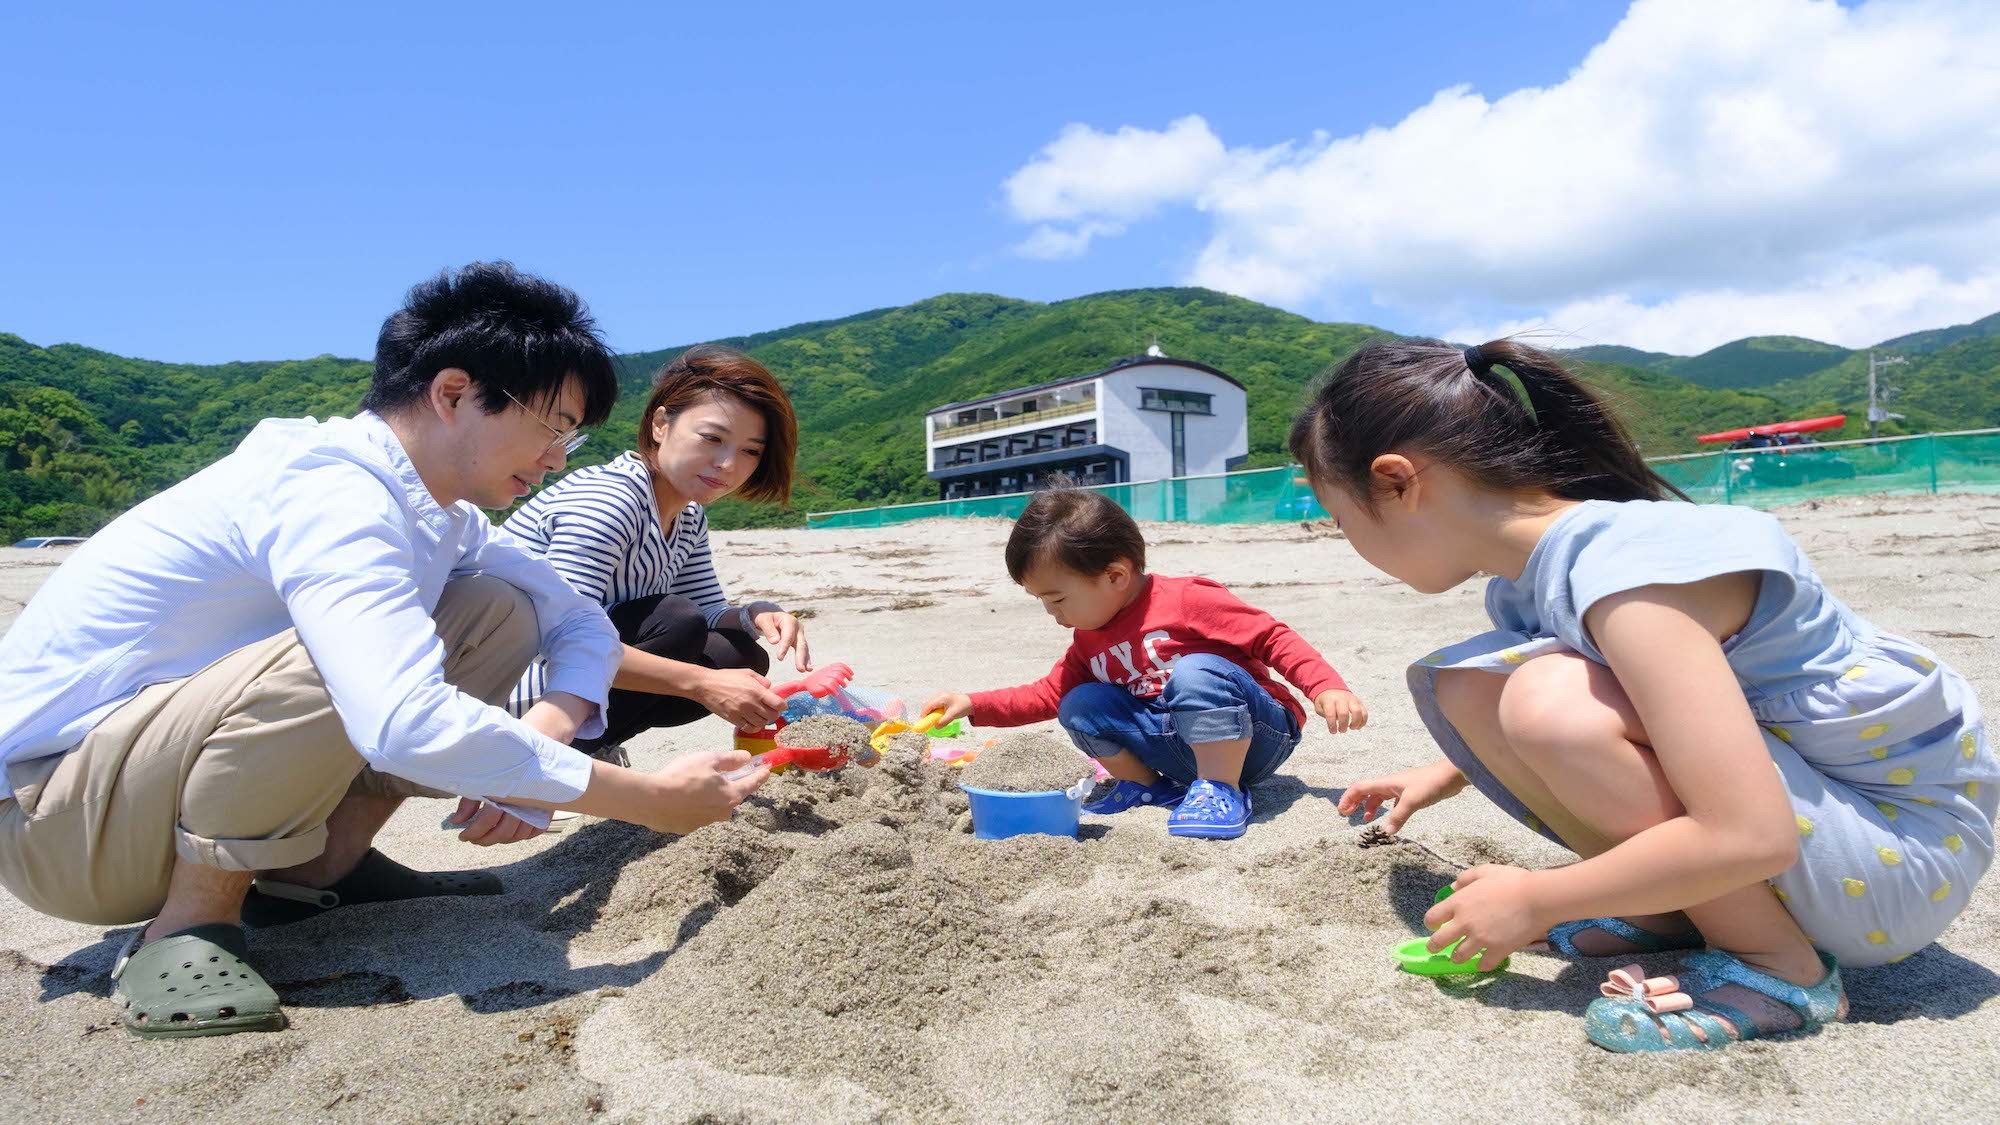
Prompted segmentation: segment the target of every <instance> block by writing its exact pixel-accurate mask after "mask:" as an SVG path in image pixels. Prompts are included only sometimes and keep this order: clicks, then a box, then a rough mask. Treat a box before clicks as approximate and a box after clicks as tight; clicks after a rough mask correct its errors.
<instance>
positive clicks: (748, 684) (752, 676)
mask: <svg viewBox="0 0 2000 1125" xmlns="http://www.w3.org/2000/svg"><path fill="white" fill-rule="evenodd" d="M695 700H696V701H697V702H699V703H700V704H701V705H702V706H703V707H706V708H708V710H709V713H710V714H714V715H720V716H722V717H723V718H725V719H727V720H729V722H730V725H732V726H734V727H735V728H736V729H737V730H763V729H764V728H765V727H768V726H770V725H771V723H772V721H773V720H775V719H777V717H778V716H779V714H781V713H782V712H783V711H784V709H785V701H784V699H783V698H782V697H781V696H779V695H778V693H777V692H775V691H772V690H771V681H770V680H767V679H765V678H764V677H762V676H760V675H758V674H757V673H755V672H752V671H751V670H750V669H748V668H721V669H715V670H711V671H710V672H709V673H708V675H707V676H706V677H704V678H703V679H702V682H701V687H700V691H699V693H698V694H697V695H696V696H695Z"/></svg>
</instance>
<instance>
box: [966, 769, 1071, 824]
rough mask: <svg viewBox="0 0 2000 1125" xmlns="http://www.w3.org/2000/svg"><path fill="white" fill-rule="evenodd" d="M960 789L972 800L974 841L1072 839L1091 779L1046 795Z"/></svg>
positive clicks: (1053, 790)
mask: <svg viewBox="0 0 2000 1125" xmlns="http://www.w3.org/2000/svg"><path fill="white" fill-rule="evenodd" d="M959 788H960V789H963V790H965V795H966V796H967V797H970V798H971V799H972V835H973V836H974V838H976V839H980V840H1004V839H1006V838H1007V837H1009V836H1026V835H1030V834H1032V833H1041V834H1042V835H1045V836H1068V837H1071V838H1075V836H1076V827H1077V824H1078V822H1079V820H1080V818H1081V817H1082V815H1083V799H1084V798H1085V797H1086V796H1089V794H1090V789H1091V779H1090V778H1087V777H1086V778H1084V779H1083V780H1081V781H1079V782H1077V783H1076V784H1075V785H1072V786H1070V787H1069V789H1067V790H1056V789H1052V790H1050V791H1048V792H1046V793H1002V792H1000V791H999V790H997V789H975V788H973V787H972V786H970V785H960V786H959Z"/></svg>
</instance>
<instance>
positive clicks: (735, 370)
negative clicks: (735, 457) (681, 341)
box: [639, 344, 799, 504]
mask: <svg viewBox="0 0 2000 1125" xmlns="http://www.w3.org/2000/svg"><path fill="white" fill-rule="evenodd" d="M717 397H728V398H734V399H739V400H741V401H742V402H744V403H747V404H748V405H749V406H750V408H751V409H753V410H755V411H757V412H758V413H759V414H762V415H763V416H764V455H763V456H762V457H759V458H758V459H757V468H756V469H754V470H752V472H751V473H750V479H749V480H747V481H745V482H744V483H743V487H742V488H740V489H738V490H737V492H738V495H740V496H742V497H743V498H744V499H746V500H775V501H777V502H778V503H780V504H789V503H791V499H792V458H793V456H794V455H795V454H796V453H797V452H798V448H799V420H798V416H797V415H795V414H793V413H792V400H791V399H790V398H789V397H788V396H786V394H785V388H783V387H781V386H779V385H778V380H777V379H775V378H773V377H772V375H771V373H770V372H769V371H768V370H766V369H765V367H764V365H763V364H761V363H758V362H757V361H756V360H754V359H751V358H750V357H749V356H747V355H744V354H743V353H742V352H739V351H737V350H736V349H735V348H728V347H724V346H722V345H721V344H699V345H696V346H695V347H692V348H689V349H688V350H686V351H684V352H682V353H681V354H680V355H678V356H676V357H674V360H673V362H671V363H669V364H667V365H666V366H665V367H662V368H660V373H659V374H658V375H655V376H654V377H653V397H651V398H649V399H647V400H646V411H645V413H643V414H641V415H640V416H639V455H640V456H641V457H644V458H645V460H646V464H647V466H648V467H651V466H652V465H653V464H654V463H655V458H656V456H657V455H658V453H659V451H660V443H659V442H656V441H654V440H653V417H654V416H655V415H657V414H658V413H659V412H660V411H662V410H664V411H666V412H667V418H668V419H669V424H670V425H671V424H672V423H671V420H672V419H673V418H674V417H676V416H678V415H679V414H680V413H681V411H683V410H686V409H687V408H688V407H690V406H693V405H694V404H695V403H697V402H701V401H702V400H704V399H711V398H717Z"/></svg>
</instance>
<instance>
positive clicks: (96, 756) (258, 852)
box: [0, 575, 540, 925]
mask: <svg viewBox="0 0 2000 1125" xmlns="http://www.w3.org/2000/svg"><path fill="white" fill-rule="evenodd" d="M434 620H435V622H436V624H437V632H438V638H439V640H441V641H442V642H443V644H444V648H445V662H444V677H445V679H446V680H447V681H449V682H451V683H452V684H454V685H456V686H457V687H458V688H459V689H460V690H462V691H465V692H466V693H468V694H470V695H473V696H476V697H478V698H480V699H483V700H485V701H487V702H489V703H505V702H506V699H507V696H508V694H509V693H510V692H511V691H512V690H513V688H514V684H515V683H516V681H518V680H519V679H520V677H521V673H522V672H523V671H524V670H525V669H526V668H527V665H528V662H529V661H530V660H532V659H534V656H535V653H536V650H537V648H538V647H539V644H540V630H539V629H538V628H537V627H536V623H535V609H534V605H533V603H532V602H530V601H529V600H528V598H527V595H525V594H523V593H521V592H520V591H519V590H517V589H515V588H514V587H512V586H510V585H508V584H506V583H504V582H502V581H500V580H499V579H495V578H486V577H482V576H477V575H475V576H471V577H467V578H461V579H458V580H457V581H454V582H452V583H450V584H449V585H447V586H446V587H445V590H444V594H443V595H442V596H441V597H440V598H439V601H438V607H437V612H436V614H435V615H434ZM9 780H11V782H12V783H13V787H14V793H15V797H16V799H15V800H7V799H5V798H4V797H0V886H5V887H6V888H7V890H9V891H11V892H12V893H13V894H14V896H15V897H16V898H19V899H20V900H21V901H22V902H24V903H26V904H27V905H29V906H31V907H33V908H34V909H36V910H38V911H41V912H42V913H44V914H50V915H54V916H55V917H58V918H67V919H69V920H71V921H75V922H87V923H93V924H97V925H121V924H124V923H128V922H139V921H144V920H146V919H148V918H151V917H153V916H154V915H156V914H158V913H159V910H160V906H161V904H162V903H164V902H165V901H166V896H167V883H168V880H169V879H170V878H171V877H172V875H173V870H174V862H175V860H176V859H182V860H187V861H188V862H191V863H198V864H204V865H207V866H211V867H219V868H223V869H225V870H231V871H269V870H274V869H278V868H284V867H291V866H294V865H296V864H300V863H304V862H306V861H307V860H309V859H312V858H313V857H314V856H317V855H318V854H319V853H320V852H321V851H322V850H323V849H324V848H325V846H326V819H327V816H328V815H329V814H331V813H332V812H333V809H334V806H335V805H338V804H339V803H340V801H341V799H342V798H343V797H344V796H346V795H347V794H348V793H349V792H350V791H354V792H365V793H374V794H383V795H391V796H437V797H443V796H450V794H447V793H440V792H438V791H436V790H431V789H426V788H423V787H421V786H418V785H415V784H413V783H410V782H407V781H404V780H402V779H401V778H396V777H390V776H387V775H384V774H380V773H377V772H375V771H374V770H371V769H364V768H363V762H362V759H361V755H360V754H358V753H356V752H355V750H354V746H353V745H352V744H351V743H350V742H348V740H347V733H346V731H344V730H343V729H342V728H341V725H340V717H339V716H338V715H336V714H335V713H334V710H333V703H332V701H331V700H330V699H329V698H328V696H327V691H326V685H325V683H324V682H323V681H322V680H321V679H320V674H319V669H318V668H316V667H314V666H313V662H312V657H311V656H310V655H308V654H307V652H306V648H305V645H303V644H301V643H300V641H299V638H298V634H297V633H296V632H295V631H293V630H290V629H287V630H285V631H284V632H282V633H279V634H278V635H277V636H274V637H272V638H271V639H270V640H267V641H260V642H258V643H257V644H253V645H247V646H245V647H243V648H240V649H238V650H236V651H235V652H232V653H230V654H229V655H227V656H225V657H223V658H222V659H220V660H218V661H216V662H215V663H213V664H211V665H209V666H208V667H206V668H204V669H202V670H201V671H199V672H196V673H195V674H194V675H192V676H188V677H186V678H185V679H179V680H172V681H169V682H167V683H160V684H154V685H152V686H151V687H148V688H146V689H145V690H143V691H141V692H140V693H139V694H138V695H136V696H134V697H133V698H132V699H131V700H129V701H128V702H126V703H125V704H124V706H122V707H120V708H118V709H117V710H116V711H114V712H112V713H111V714H110V715H109V716H107V717H106V718H105V719H104V721H103V722H101V723H99V724H98V725H97V727H96V728H95V729H93V730H92V731H91V732H90V734H89V735H87V736H86V737H85V738H84V740H83V742H82V743H80V744H79V745H78V746H77V748H76V749H74V750H72V751H70V752H69V753H67V754H64V755H62V756H60V757H51V758H42V759H37V760H34V761H30V762H25V763H19V764H17V765H16V766H14V767H13V769H12V770H11V777H10V779H9Z"/></svg>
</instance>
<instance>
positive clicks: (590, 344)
mask: <svg viewBox="0 0 2000 1125" xmlns="http://www.w3.org/2000/svg"><path fill="white" fill-rule="evenodd" d="M447 367H456V368H459V369H461V370H463V371H464V372H465V373H466V374H468V375H470V376H472V379H473V381H474V382H475V383H476V384H478V386H479V405H480V408H481V409H483V410H485V411H486V412H487V413H488V414H497V413H499V412H500V411H502V410H505V409H506V408H507V407H508V406H509V405H511V403H509V402H508V400H507V396H508V395H510V394H511V395H513V396H514V397H515V398H517V399H519V400H521V401H522V402H523V403H528V404H530V405H539V404H541V403H543V402H546V401H550V400H552V399H553V398H554V397H555V396H556V395H558V394H560V393H561V392H562V389H563V384H564V383H565V382H566V381H568V380H569V379H571V378H574V379H576V380H577V382H578V383H579V384H581V387H582V390H583V417H582V419H580V420H579V424H580V425H584V426H595V425H597V424H599V423H601V422H603V421H604V419H605V418H606V417H607V416H608V415H609V414H610V413H611V404H612V403H613V402H614V401H616V400H617V398H618V376H617V374H616V372H614V371H613V369H612V366H611V353H610V351H609V350H608V349H607V348H606V347H605V346H604V341H603V340H602V339H601V338H600V337H599V336H598V334H597V322H596V321H595V320H593V319H592V318H591V315H590V311H589V310H588V309H586V308H585V307H584V305H583V302H582V301H581V300H579V299H578V298H577V295H576V294H575V293H572V292H570V291H569V290H568V289H565V288H563V287H562V286H560V285H557V284H555V283H554V282H551V281H544V280H543V279H541V278H539V277H536V276H534V275H532V274H525V273H522V272H520V271H519V270H516V269H515V268H514V267H513V266H512V265H509V264H508V263H506V262H474V263H472V264H471V265H469V266H466V267H465V268H464V269H461V270H458V271H457V272H456V273H454V272H453V271H451V270H445V271H444V272H442V273H440V274H438V275H437V276H436V277H434V278H431V279H430V280H428V281H424V282H420V283H418V284H417V285H415V286H413V287H412V288H411V289H410V292H409V295H408V296H407V297H405V298H404V300H403V307H402V308H401V309H398V310H397V311H396V312H394V313H392V314H390V316H389V319H387V320H385V321H383V322H382V334H381V335H380V336H378V337H376V339H375V377H374V380H373V381H372V382H371V383H370V384H369V387H368V393H367V394H366V395H364V396H363V397H362V399H361V408H362V409H364V410H372V411H375V412H377V413H385V412H389V411H394V410H396V409H398V408H400V407H403V406H405V405H407V404H409V403H411V402H414V401H416V400H418V399H421V398H422V397H423V396H424V395H425V393H427V392H428V391H429V390H430V385H431V381H432V380H433V379H436V378H437V375H438V372H440V371H443V370H444V369H445V368H447Z"/></svg>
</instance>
